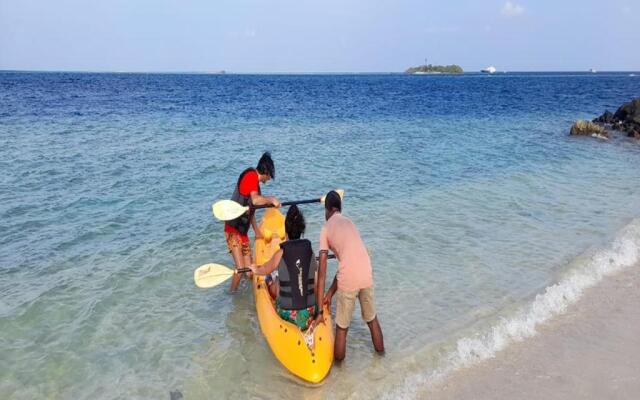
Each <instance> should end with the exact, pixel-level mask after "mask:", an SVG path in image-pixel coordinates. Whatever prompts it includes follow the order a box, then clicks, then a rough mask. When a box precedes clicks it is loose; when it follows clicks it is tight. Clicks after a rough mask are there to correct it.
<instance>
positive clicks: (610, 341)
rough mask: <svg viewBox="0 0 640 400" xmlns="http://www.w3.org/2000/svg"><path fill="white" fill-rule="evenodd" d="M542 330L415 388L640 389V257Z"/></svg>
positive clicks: (510, 395)
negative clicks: (470, 365) (477, 362)
mask: <svg viewBox="0 0 640 400" xmlns="http://www.w3.org/2000/svg"><path fill="white" fill-rule="evenodd" d="M538 332H539V333H538V335H536V336H535V337H533V338H530V339H528V340H524V341H522V342H520V343H516V344H514V345H512V346H510V347H508V348H507V349H506V350H505V351H503V352H500V353H498V354H497V355H496V357H495V358H493V359H490V360H488V361H485V362H483V363H480V364H477V365H475V366H472V367H470V368H466V369H462V370H459V371H456V372H455V373H453V374H452V375H449V376H448V377H446V378H445V379H444V380H442V381H441V382H439V383H438V384H435V385H434V386H433V387H430V388H429V389H426V390H425V391H423V392H420V393H419V394H418V396H417V397H418V398H429V399H546V400H548V399H578V398H579V399H605V398H606V399H636V398H639V397H640V372H639V371H640V335H639V333H640V265H635V266H633V267H631V268H628V269H627V270H624V271H622V272H620V273H619V274H616V275H614V276H610V277H607V278H605V279H604V280H603V281H602V282H601V283H600V284H598V285H597V286H595V287H592V288H590V289H588V290H587V291H585V293H584V296H583V297H582V298H581V299H580V300H579V301H578V302H577V303H576V304H575V305H573V306H572V307H570V308H569V309H568V310H567V312H566V313H565V314H563V315H561V316H559V317H557V318H555V319H554V320H552V321H551V322H549V323H547V324H544V325H542V326H540V327H539V329H538Z"/></svg>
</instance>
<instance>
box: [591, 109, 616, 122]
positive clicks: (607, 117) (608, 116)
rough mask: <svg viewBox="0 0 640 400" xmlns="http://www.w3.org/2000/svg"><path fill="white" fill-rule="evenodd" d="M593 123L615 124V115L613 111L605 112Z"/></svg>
mask: <svg viewBox="0 0 640 400" xmlns="http://www.w3.org/2000/svg"><path fill="white" fill-rule="evenodd" d="M593 122H599V123H601V124H613V123H614V122H615V119H614V118H613V113H612V112H611V111H605V112H604V114H602V115H601V116H599V117H598V118H596V119H594V120H593Z"/></svg>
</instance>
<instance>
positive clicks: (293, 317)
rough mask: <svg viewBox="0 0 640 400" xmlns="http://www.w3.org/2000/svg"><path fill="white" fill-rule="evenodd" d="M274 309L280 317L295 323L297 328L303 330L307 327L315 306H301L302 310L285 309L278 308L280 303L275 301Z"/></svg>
mask: <svg viewBox="0 0 640 400" xmlns="http://www.w3.org/2000/svg"><path fill="white" fill-rule="evenodd" d="M276 311H277V312H278V315H279V316H280V318H282V319H284V320H286V321H289V322H292V323H294V324H296V325H297V326H298V328H300V329H301V330H303V331H304V330H306V329H307V328H308V327H309V322H310V320H311V319H312V317H313V316H314V315H315V313H316V306H311V307H307V308H303V309H302V310H285V309H283V308H280V303H279V302H278V301H276Z"/></svg>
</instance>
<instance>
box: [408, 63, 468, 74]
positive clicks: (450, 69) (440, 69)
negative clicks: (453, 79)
mask: <svg viewBox="0 0 640 400" xmlns="http://www.w3.org/2000/svg"><path fill="white" fill-rule="evenodd" d="M405 72H406V73H407V74H415V73H416V72H421V73H427V74H428V73H440V74H461V73H463V72H464V71H463V70H462V67H461V66H459V65H456V64H451V65H432V64H427V65H420V66H417V67H411V68H409V69H408V70H406V71H405Z"/></svg>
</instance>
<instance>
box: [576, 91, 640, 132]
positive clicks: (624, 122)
mask: <svg viewBox="0 0 640 400" xmlns="http://www.w3.org/2000/svg"><path fill="white" fill-rule="evenodd" d="M615 132H620V133H623V134H626V136H627V137H631V138H635V139H640V97H639V98H636V99H633V100H631V101H630V102H628V103H625V104H623V105H622V106H620V108H618V110H616V112H615V113H612V112H610V111H608V110H607V111H605V112H604V113H603V114H602V115H601V116H599V117H598V118H594V119H593V120H592V121H585V120H578V121H576V122H575V123H574V124H573V126H571V131H570V134H571V135H577V136H592V137H596V138H599V139H609V138H611V137H612V136H614V133H615Z"/></svg>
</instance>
